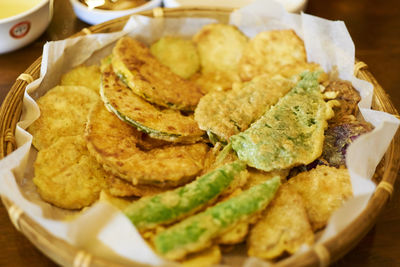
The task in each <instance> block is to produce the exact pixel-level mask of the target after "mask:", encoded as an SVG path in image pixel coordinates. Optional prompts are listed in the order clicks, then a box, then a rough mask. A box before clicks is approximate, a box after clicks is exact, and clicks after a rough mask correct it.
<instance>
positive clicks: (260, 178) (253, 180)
mask: <svg viewBox="0 0 400 267" xmlns="http://www.w3.org/2000/svg"><path fill="white" fill-rule="evenodd" d="M289 171H290V170H289V169H283V170H281V169H279V170H274V171H270V172H265V171H261V170H257V169H254V168H250V167H249V168H248V172H249V176H248V178H247V182H246V184H245V185H244V188H243V189H244V190H246V189H249V188H250V187H252V186H254V185H256V184H259V183H262V182H265V181H267V180H269V179H272V178H274V177H275V176H279V177H280V178H281V182H282V183H283V182H284V181H285V179H286V177H287V176H288V174H289Z"/></svg>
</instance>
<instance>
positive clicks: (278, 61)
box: [239, 30, 307, 81]
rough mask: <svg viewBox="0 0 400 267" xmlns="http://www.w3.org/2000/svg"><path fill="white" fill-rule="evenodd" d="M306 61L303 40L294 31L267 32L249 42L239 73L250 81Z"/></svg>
mask: <svg viewBox="0 0 400 267" xmlns="http://www.w3.org/2000/svg"><path fill="white" fill-rule="evenodd" d="M306 61H307V56H306V50H305V47H304V43H303V40H301V39H300V38H299V37H298V36H297V35H296V33H295V32H294V31H293V30H275V31H265V32H261V33H259V34H257V35H256V36H255V37H254V38H252V39H251V40H250V41H249V42H248V44H247V46H246V48H245V49H244V51H243V56H242V58H241V59H240V63H239V73H240V77H241V78H242V79H243V80H245V81H248V80H251V79H252V78H253V77H255V76H257V75H260V74H263V73H269V74H276V73H279V70H280V68H282V67H283V66H284V65H288V64H299V63H303V62H306Z"/></svg>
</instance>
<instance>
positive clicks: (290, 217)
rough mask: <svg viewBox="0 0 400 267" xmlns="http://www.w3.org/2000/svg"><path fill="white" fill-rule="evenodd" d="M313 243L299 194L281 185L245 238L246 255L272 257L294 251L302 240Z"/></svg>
mask: <svg viewBox="0 0 400 267" xmlns="http://www.w3.org/2000/svg"><path fill="white" fill-rule="evenodd" d="M313 243H314V233H313V231H312V229H311V225H310V223H309V221H308V218H307V213H306V210H305V207H304V203H303V199H302V198H301V196H300V195H299V194H298V193H296V191H293V190H291V189H290V187H288V186H287V185H285V184H284V185H282V186H281V188H280V189H279V191H278V193H277V195H276V196H275V199H274V200H273V201H272V202H271V203H270V205H269V206H268V208H267V209H266V210H265V211H264V212H263V214H262V217H261V219H260V220H259V221H258V222H257V223H256V224H255V225H254V227H253V228H252V229H251V231H250V235H249V238H248V242H247V244H248V255H249V256H253V257H258V258H263V259H273V258H276V257H279V256H281V255H282V254H284V253H285V252H288V253H290V254H293V253H295V252H296V251H297V250H298V249H299V248H300V247H301V246H302V245H303V244H308V245H311V244H313Z"/></svg>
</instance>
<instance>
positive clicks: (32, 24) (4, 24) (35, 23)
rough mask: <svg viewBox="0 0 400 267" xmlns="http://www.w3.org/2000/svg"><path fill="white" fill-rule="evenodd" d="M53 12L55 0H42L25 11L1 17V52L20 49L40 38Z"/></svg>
mask: <svg viewBox="0 0 400 267" xmlns="http://www.w3.org/2000/svg"><path fill="white" fill-rule="evenodd" d="M1 1H3V0H1ZM5 1H12V0H5ZM52 14H53V0H42V1H40V3H38V4H37V5H36V6H34V7H33V8H31V9H29V10H27V11H25V12H22V13H20V14H17V15H14V16H11V17H8V18H4V19H0V54H3V53H7V52H11V51H14V50H16V49H19V48H21V47H23V46H25V45H28V44H29V43H31V42H32V41H34V40H35V39H36V38H38V37H39V36H40V35H41V34H42V33H43V32H44V31H45V30H46V28H47V26H48V25H49V23H50V20H51V18H52Z"/></svg>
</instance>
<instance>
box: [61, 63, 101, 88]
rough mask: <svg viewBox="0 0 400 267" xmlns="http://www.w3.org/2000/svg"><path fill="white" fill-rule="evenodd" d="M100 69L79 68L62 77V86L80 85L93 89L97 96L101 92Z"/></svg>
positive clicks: (93, 67) (92, 67) (93, 66)
mask: <svg viewBox="0 0 400 267" xmlns="http://www.w3.org/2000/svg"><path fill="white" fill-rule="evenodd" d="M100 75H101V74H100V67H99V66H97V65H92V66H84V65H81V66H78V67H75V68H73V69H72V70H70V71H69V72H67V73H65V74H64V75H63V76H62V77H61V85H79V86H85V87H87V88H90V89H92V90H93V91H94V92H96V93H97V94H98V93H99V91H100Z"/></svg>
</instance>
